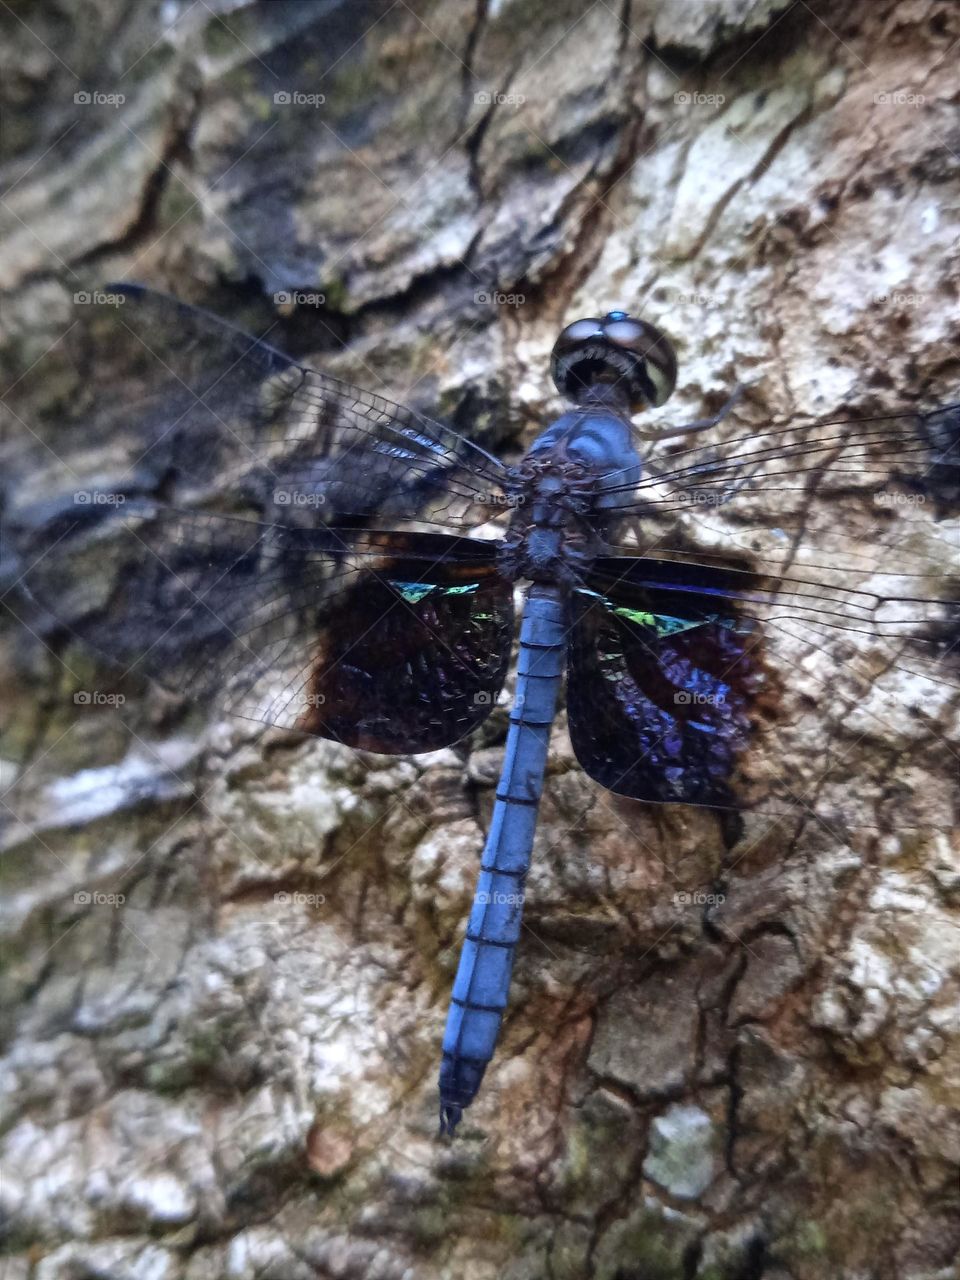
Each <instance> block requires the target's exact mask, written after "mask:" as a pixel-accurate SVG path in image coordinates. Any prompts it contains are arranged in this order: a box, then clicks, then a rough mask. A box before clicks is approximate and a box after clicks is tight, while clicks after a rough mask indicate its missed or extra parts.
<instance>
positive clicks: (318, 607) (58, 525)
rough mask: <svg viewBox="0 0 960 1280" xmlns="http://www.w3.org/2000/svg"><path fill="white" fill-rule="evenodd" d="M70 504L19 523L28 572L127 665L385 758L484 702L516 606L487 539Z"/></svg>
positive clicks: (78, 625) (439, 732) (497, 676)
mask: <svg viewBox="0 0 960 1280" xmlns="http://www.w3.org/2000/svg"><path fill="white" fill-rule="evenodd" d="M79 510H80V512H82V514H80V515H78V514H77V509H76V508H70V509H67V510H66V511H64V512H62V513H60V514H59V515H58V516H56V517H53V518H51V519H50V520H49V521H47V522H46V523H44V524H43V525H41V526H39V527H35V528H33V529H30V530H25V529H21V530H19V531H18V534H19V536H18V538H17V542H18V545H19V548H20V564H21V565H22V581H23V583H24V584H25V585H26V588H27V590H28V592H29V594H30V595H32V596H33V597H34V599H36V600H37V601H38V602H39V603H40V604H41V605H42V606H44V607H45V608H46V609H48V610H49V611H51V612H52V613H54V615H55V616H56V617H57V618H58V619H60V620H61V621H63V622H64V623H66V624H67V625H68V626H69V627H70V629H71V630H72V631H73V632H74V633H75V634H76V635H77V636H79V637H80V638H81V639H82V640H84V641H85V642H86V643H87V644H88V645H90V646H91V647H93V648H95V649H97V650H99V651H100V652H102V653H104V654H106V655H107V656H108V657H110V658H112V659H114V661H115V662H118V663H120V664H121V665H122V666H123V667H124V668H125V670H126V671H132V672H138V673H142V674H144V675H146V676H148V677H150V678H152V679H154V680H156V681H157V682H158V683H160V684H161V685H164V686H165V687H167V688H169V689H171V690H173V691H175V692H177V693H179V694H180V695H183V696H186V697H188V698H190V699H196V700H198V701H206V700H208V699H211V698H216V700H217V701H218V703H219V704H220V705H221V706H222V707H223V709H224V710H226V711H227V712H229V713H232V714H234V715H238V716H241V717H243V718H246V719H252V720H258V721H261V722H263V723H265V724H271V725H279V726H283V727H286V728H295V729H301V730H303V731H305V732H308V733H313V734H316V735H318V736H320V737H324V738H332V739H334V740H336V741H339V742H345V743H348V744H349V745H351V746H354V747H359V748H362V749H364V750H368V751H380V752H385V753H389V754H392V753H397V752H417V751H430V750H434V749H436V748H438V747H441V746H446V745H449V744H450V743H453V742H456V741H457V740H458V739H459V738H461V737H463V736H464V734H466V733H468V732H469V731H470V730H471V729H472V728H473V727H475V725H477V724H479V723H480V721H481V720H482V719H483V718H484V717H485V716H486V715H487V714H488V713H489V711H490V710H491V708H492V706H493V705H494V704H495V703H496V699H497V694H498V693H499V690H500V687H501V685H502V683H503V678H504V673H505V670H506V666H507V662H508V660H509V655H510V644H511V640H512V634H513V602H512V593H511V589H510V585H509V584H508V583H506V582H505V581H504V580H503V579H501V578H500V577H499V576H498V575H497V574H496V573H495V572H494V569H493V563H492V547H491V544H489V543H484V542H475V541H471V540H469V539H465V538H454V537H450V536H447V535H443V534H422V533H391V534H374V533H367V532H362V531H357V532H354V533H353V534H351V535H349V541H348V540H347V538H346V537H344V536H341V535H340V534H337V533H334V532H332V531H330V530H326V529H319V530H318V529H296V528H289V527H284V526H277V525H273V526H271V525H267V524H263V523H260V522H256V521H250V520H244V519H238V518H235V517H226V516H219V515H211V514H208V513H201V512H190V511H180V510H176V509H170V508H165V507H161V506H160V505H159V504H157V503H154V502H149V501H145V500H131V501H130V502H129V503H126V502H125V503H123V504H122V505H121V506H120V507H119V508H113V509H106V510H105V511H102V510H100V509H98V508H96V507H92V506H87V507H81V508H80V509H79Z"/></svg>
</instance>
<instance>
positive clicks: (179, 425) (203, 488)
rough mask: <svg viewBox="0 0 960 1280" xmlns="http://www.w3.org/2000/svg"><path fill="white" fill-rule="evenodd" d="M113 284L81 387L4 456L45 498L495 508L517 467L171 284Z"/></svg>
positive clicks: (314, 510)
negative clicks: (226, 319) (194, 302)
mask: <svg viewBox="0 0 960 1280" xmlns="http://www.w3.org/2000/svg"><path fill="white" fill-rule="evenodd" d="M108 293H109V295H110V296H112V297H114V298H115V300H116V301H115V304H114V305H111V306H91V307H90V308H89V309H85V314H84V316H83V318H82V320H81V321H79V322H78V323H77V324H76V325H75V326H73V327H72V329H71V331H70V332H69V334H68V335H67V338H66V339H65V342H66V345H67V347H68V349H69V353H70V358H71V360H72V361H73V363H74V365H75V367H76V369H77V371H78V373H79V379H78V385H79V388H80V390H79V393H78V394H77V395H76V396H75V397H73V399H72V400H71V401H70V402H69V403H66V404H64V403H63V402H62V401H60V402H58V401H56V400H54V402H53V403H52V404H51V405H50V408H49V411H48V413H47V415H46V418H45V420H44V421H41V422H39V423H37V422H33V421H30V422H21V423H20V426H19V430H18V432H17V434H18V435H19V436H20V438H21V446H20V450H19V454H18V456H13V455H8V456H7V457H6V458H5V464H6V466H7V467H8V469H10V468H13V469H15V470H16V471H17V472H18V473H19V474H20V478H21V481H22V484H23V485H24V486H26V487H27V488H28V489H29V488H32V489H33V491H34V492H35V493H36V494H37V495H38V496H41V497H45V496H48V495H49V494H51V493H54V492H58V491H60V492H65V491H73V492H79V493H80V498H79V500H81V501H82V500H84V498H83V491H86V492H87V493H88V494H89V497H87V499H86V500H87V501H90V502H94V501H101V502H108V501H110V500H111V499H110V495H112V494H120V495H123V496H126V497H130V496H133V495H143V494H146V493H150V494H151V495H153V496H155V497H160V498H161V499H162V500H163V501H165V502H167V503H171V504H174V505H176V506H179V507H193V506H197V505H203V506H206V507H208V508H212V509H218V510H222V511H228V512H235V513H240V512H247V513H252V514H255V515H259V516H260V517H262V518H265V519H268V520H270V521H271V522H273V521H275V520H276V521H279V522H282V523H288V524H289V523H294V524H303V523H312V524H317V523H319V522H321V521H322V522H323V523H325V524H328V525H332V524H336V523H338V522H342V521H348V520H353V521H354V522H356V521H357V520H358V519H359V520H363V521H367V522H371V521H376V522H378V523H387V522H389V523H391V524H392V523H397V522H401V521H402V522H411V523H412V522H416V523H418V524H420V525H424V526H426V527H428V528H429V527H431V526H436V525H440V526H443V527H446V528H450V529H455V530H456V529H466V528H469V527H471V526H474V525H477V524H480V523H482V522H483V521H485V520H487V519H489V516H490V512H491V502H496V501H497V499H498V495H499V494H500V493H501V489H500V485H501V482H502V481H503V480H504V478H505V470H504V468H503V466H502V464H501V463H500V462H499V461H498V460H497V459H496V458H494V457H492V456H491V455H490V454H487V453H486V452H485V451H484V450H483V449H481V448H479V447H478V446H476V445H474V444H473V443H471V442H470V441H468V440H466V439H465V438H464V437H462V436H460V435H458V434H457V433H456V432H454V431H452V430H450V429H449V428H448V427H445V426H443V425H442V424H440V423H438V422H433V421H431V420H429V419H427V418H425V417H423V416H422V415H420V414H417V413H415V412H413V411H412V410H410V409H406V408H404V407H402V406H400V405H395V404H392V403H390V402H389V401H387V400H384V399H382V398H381V397H379V396H375V395H372V394H371V393H369V392H366V391H364V390H362V389H360V388H358V387H353V386H350V385H348V384H346V383H342V382H338V381H337V380H336V379H333V378H329V377H326V376H325V375H323V374H321V373H318V372H316V371H315V370H313V369H309V368H306V367H305V366H303V365H301V364H298V363H296V362H295V361H293V360H291V359H290V358H289V357H287V356H285V355H283V353H282V352H280V351H278V350H276V349H275V348H274V347H271V346H269V345H268V344H267V343H265V342H263V341H260V340H258V339H256V338H253V337H251V336H249V335H248V334H245V333H242V332H241V331H240V330H237V329H234V328H232V327H231V326H229V325H227V324H225V323H223V322H222V321H221V320H219V319H217V318H216V317H215V316H212V315H210V314H209V313H207V312H204V311H202V310H199V309H198V308H196V307H191V306H188V305H187V304H185V303H182V302H179V301H177V300H176V299H174V298H171V297H168V296H167V295H165V294H161V293H156V292H154V291H152V290H149V289H145V288H142V287H140V286H136V285H113V286H108ZM51 364H52V361H51V360H47V361H43V362H40V364H39V365H38V367H37V371H36V372H35V373H34V375H33V377H34V378H36V377H42V376H44V375H45V374H46V375H47V376H49V370H50V367H51ZM25 385H27V386H29V385H30V379H29V378H28V379H27V380H26V384H25ZM37 398H39V397H35V398H34V402H35V401H36V399H37ZM48 399H49V397H48ZM105 437H107V438H109V439H110V441H111V448H110V451H109V454H107V453H106V451H105V450H104V449H103V447H102V441H103V439H104V438H105ZM105 456H107V457H108V458H109V461H108V462H107V463H106V464H105V463H104V461H103V459H104V457H105Z"/></svg>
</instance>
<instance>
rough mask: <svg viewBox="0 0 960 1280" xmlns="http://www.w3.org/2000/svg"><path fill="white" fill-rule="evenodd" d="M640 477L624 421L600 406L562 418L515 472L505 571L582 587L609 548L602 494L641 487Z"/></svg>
mask: <svg viewBox="0 0 960 1280" xmlns="http://www.w3.org/2000/svg"><path fill="white" fill-rule="evenodd" d="M640 475H641V461H640V457H639V454H638V453H637V451H636V448H635V446H634V443H633V439H632V433H631V430H630V426H629V423H627V422H626V421H625V420H624V419H623V418H621V417H619V416H618V415H617V414H616V413H614V412H612V411H611V410H609V409H607V408H604V407H603V406H599V405H598V406H591V407H587V408H582V409H577V410H574V411H572V412H570V413H565V414H563V416H562V417H560V418H558V419H557V420H556V422H554V423H553V424H552V425H551V426H549V427H548V428H547V429H546V431H544V432H543V433H542V434H541V435H539V436H538V437H537V439H536V440H535V441H534V442H533V444H532V446H531V447H530V450H529V452H528V453H527V455H526V457H525V458H524V460H523V461H522V462H521V463H520V464H519V466H517V467H514V468H513V470H512V472H511V480H512V481H513V486H512V487H513V505H514V514H513V518H512V520H511V522H510V529H509V532H508V534H507V536H506V538H505V539H504V542H503V547H502V552H501V557H500V567H501V570H502V572H504V573H505V574H507V575H508V576H510V577H513V578H518V577H522V578H530V579H531V580H533V581H534V582H559V583H568V584H572V583H573V582H576V581H578V580H579V578H580V576H581V574H582V572H583V570H584V569H586V568H587V567H588V566H589V564H590V562H591V561H592V560H593V559H594V557H595V556H597V555H599V554H600V552H601V551H602V550H603V547H604V545H605V537H604V535H605V521H604V520H603V519H602V517H601V515H600V513H602V511H603V509H604V502H605V498H604V493H603V489H604V488H605V486H606V485H607V484H608V483H612V484H614V485H617V486H619V485H624V484H636V483H638V482H639V480H640ZM608 477H614V478H613V479H612V480H610V481H608Z"/></svg>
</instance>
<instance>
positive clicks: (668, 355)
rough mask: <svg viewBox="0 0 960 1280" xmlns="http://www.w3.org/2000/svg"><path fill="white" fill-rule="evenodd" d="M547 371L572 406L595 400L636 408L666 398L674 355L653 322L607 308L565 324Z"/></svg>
mask: <svg viewBox="0 0 960 1280" xmlns="http://www.w3.org/2000/svg"><path fill="white" fill-rule="evenodd" d="M550 372H551V373H552V375H553V381H554V383H555V384H556V387H557V390H558V391H559V392H560V394H561V395H564V396H568V397H569V398H570V399H571V400H573V401H574V402H575V403H576V404H578V405H584V404H590V403H593V404H596V403H598V402H600V403H607V404H610V405H611V406H612V407H617V406H619V407H621V408H624V409H626V410H627V411H628V412H629V413H639V412H640V411H641V410H642V409H646V408H649V406H650V405H661V404H663V403H664V401H665V400H666V399H667V398H668V397H669V395H670V393H671V392H672V391H673V388H674V387H675V386H676V382H677V357H676V353H675V352H674V349H673V346H672V344H671V342H670V340H669V339H668V338H667V337H666V335H665V334H663V333H661V332H660V330H659V329H657V328H656V327H655V326H654V325H652V324H648V323H647V321H646V320H637V319H636V318H635V317H633V316H630V315H628V314H627V312H626V311H609V312H607V314H606V315H605V316H604V317H603V318H602V319H596V318H594V317H591V318H589V319H586V320H575V321H574V322H573V324H568V325H567V327H566V328H565V329H564V330H563V332H562V333H561V334H560V336H559V338H557V341H556V343H555V344H554V348H553V352H552V354H551V356H550Z"/></svg>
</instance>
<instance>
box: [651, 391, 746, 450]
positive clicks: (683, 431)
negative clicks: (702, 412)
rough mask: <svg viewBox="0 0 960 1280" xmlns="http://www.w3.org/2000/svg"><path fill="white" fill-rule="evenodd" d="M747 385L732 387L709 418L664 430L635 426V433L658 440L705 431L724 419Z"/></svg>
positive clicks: (698, 419)
mask: <svg viewBox="0 0 960 1280" xmlns="http://www.w3.org/2000/svg"><path fill="white" fill-rule="evenodd" d="M747 385H748V384H747V383H746V382H740V383H738V384H737V386H736V387H734V389H733V394H732V395H731V396H730V398H729V399H728V400H727V401H726V403H725V404H722V405H721V406H720V408H719V409H718V410H717V412H716V413H714V414H712V415H711V416H710V417H709V418H697V419H696V420H695V421H694V422H684V423H681V425H680V426H679V427H667V428H666V429H664V430H658V429H656V428H653V427H651V428H649V429H648V430H644V428H642V427H638V428H636V431H637V435H639V437H640V438H641V440H653V441H658V440H669V439H671V437H673V436H683V435H692V434H694V433H695V432H697V431H707V430H708V429H709V428H710V427H715V426H716V425H717V424H718V423H719V422H722V421H723V420H724V418H725V417H726V416H727V414H728V413H729V412H730V410H731V409H732V408H733V406H734V405H735V404H736V403H737V401H738V400H739V399H740V397H741V396H742V395H743V393H744V392H745V391H746V389H747Z"/></svg>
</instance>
